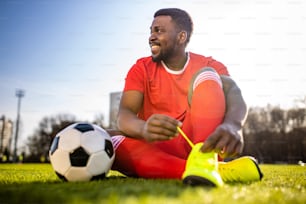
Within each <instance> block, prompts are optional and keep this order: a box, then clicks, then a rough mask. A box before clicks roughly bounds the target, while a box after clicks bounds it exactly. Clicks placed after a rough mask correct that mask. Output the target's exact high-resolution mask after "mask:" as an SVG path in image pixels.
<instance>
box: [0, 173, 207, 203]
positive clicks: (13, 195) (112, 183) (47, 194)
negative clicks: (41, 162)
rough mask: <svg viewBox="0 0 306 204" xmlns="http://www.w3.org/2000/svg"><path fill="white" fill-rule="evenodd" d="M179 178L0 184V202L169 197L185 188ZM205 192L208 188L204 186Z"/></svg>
mask: <svg viewBox="0 0 306 204" xmlns="http://www.w3.org/2000/svg"><path fill="white" fill-rule="evenodd" d="M186 188H189V187H186V186H185V185H183V184H182V182H181V180H169V179H167V180H166V179H142V178H127V177H121V176H111V177H108V178H106V179H103V180H99V181H91V182H64V181H61V180H53V181H50V182H49V181H48V182H39V181H34V182H31V183H13V184H0V200H1V201H2V202H1V203H71V201H74V200H75V201H78V200H79V201H81V200H83V201H84V200H85V201H88V202H90V203H92V202H93V203H95V202H97V201H101V200H109V199H110V198H111V197H116V198H117V199H118V197H119V198H120V199H124V198H125V197H126V198H128V197H135V198H138V197H144V196H152V197H160V196H163V197H173V198H177V197H179V195H180V194H181V193H182V192H183V191H184V190H186ZM205 189H207V190H208V191H209V190H210V189H211V188H209V187H207V188H205Z"/></svg>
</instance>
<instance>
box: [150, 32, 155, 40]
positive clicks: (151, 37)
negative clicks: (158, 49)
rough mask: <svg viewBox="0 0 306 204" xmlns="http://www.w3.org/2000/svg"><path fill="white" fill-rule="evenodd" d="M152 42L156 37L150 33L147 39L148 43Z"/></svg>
mask: <svg viewBox="0 0 306 204" xmlns="http://www.w3.org/2000/svg"><path fill="white" fill-rule="evenodd" d="M154 40H156V35H155V34H154V32H152V33H151V34H150V37H149V42H153V41H154Z"/></svg>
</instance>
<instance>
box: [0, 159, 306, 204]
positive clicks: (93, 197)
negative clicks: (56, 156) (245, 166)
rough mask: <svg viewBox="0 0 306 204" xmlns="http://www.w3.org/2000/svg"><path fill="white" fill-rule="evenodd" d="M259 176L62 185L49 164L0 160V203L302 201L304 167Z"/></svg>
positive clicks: (305, 196)
mask: <svg viewBox="0 0 306 204" xmlns="http://www.w3.org/2000/svg"><path fill="white" fill-rule="evenodd" d="M261 169H262V171H263V173H264V175H265V176H264V179H263V180H262V181H261V182H255V183H250V184H227V185H225V186H224V187H222V188H203V187H197V188H192V187H186V186H184V185H183V184H182V183H181V181H180V180H162V179H136V178H125V177H122V176H120V175H119V174H118V173H116V172H111V174H110V177H108V178H107V179H105V180H102V181H94V182H83V183H82V182H79V183H67V182H62V181H61V180H59V179H58V178H57V176H56V175H55V174H54V172H53V170H52V167H51V165H49V164H0V203H1V204H2V203H3V204H5V203H78V204H79V203H126V204H129V203H144V204H146V203H152V204H159V203H167V204H168V203H174V204H179V203H188V204H193V203H246V204H247V203H256V204H259V203H294V204H297V203H306V167H303V166H297V165H261Z"/></svg>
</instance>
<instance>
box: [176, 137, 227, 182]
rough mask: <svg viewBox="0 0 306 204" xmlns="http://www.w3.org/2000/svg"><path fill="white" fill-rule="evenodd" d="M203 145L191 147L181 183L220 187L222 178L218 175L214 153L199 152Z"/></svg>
mask: <svg viewBox="0 0 306 204" xmlns="http://www.w3.org/2000/svg"><path fill="white" fill-rule="evenodd" d="M202 145H203V143H198V144H196V145H194V146H193V148H192V150H191V152H190V154H189V156H188V159H187V162H186V167H185V172H184V173H183V176H182V179H183V183H184V184H187V185H191V186H199V185H200V186H211V187H215V186H217V187H220V186H222V185H223V181H222V178H221V176H220V174H219V173H218V156H217V154H216V153H214V152H209V153H203V152H201V151H200V149H201V147H202Z"/></svg>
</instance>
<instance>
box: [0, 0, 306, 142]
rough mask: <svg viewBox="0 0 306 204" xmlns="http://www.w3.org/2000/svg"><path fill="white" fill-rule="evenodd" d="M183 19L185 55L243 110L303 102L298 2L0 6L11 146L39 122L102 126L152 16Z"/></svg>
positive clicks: (143, 48)
mask: <svg viewBox="0 0 306 204" xmlns="http://www.w3.org/2000/svg"><path fill="white" fill-rule="evenodd" d="M166 7H177V8H181V9H184V10H186V11H187V12H188V13H189V14H190V15H191V17H192V18H193V22H194V33H193V36H192V37H191V41H190V43H189V45H188V47H187V50H188V51H192V52H195V53H198V54H202V55H204V56H212V57H213V58H214V59H216V60H218V61H220V62H222V63H223V64H225V65H226V66H227V68H228V70H229V72H230V74H231V76H232V78H233V79H234V80H235V81H236V82H237V84H238V85H239V87H240V88H241V90H242V92H243V96H244V98H245V100H246V102H247V104H248V106H250V107H254V106H266V105H267V104H271V105H275V106H280V107H282V108H290V107H295V106H298V105H300V104H299V103H297V102H296V100H301V99H303V98H304V97H305V96H306V71H305V69H306V13H305V11H306V2H305V1H303V0H214V1H210V0H202V1H201V0H191V1H183V0H155V1H141V0H100V1H98V0H90V1H86V0H10V1H8V0H1V1H0V116H1V115H5V116H6V117H7V118H10V119H11V120H13V121H15V120H16V117H17V97H16V96H15V91H16V89H22V90H25V96H24V97H23V98H22V101H21V112H20V114H21V121H22V127H21V131H20V140H19V141H18V144H23V143H24V142H25V141H26V139H27V137H28V136H29V135H31V134H33V132H34V131H35V129H37V128H38V123H39V122H40V120H41V119H42V118H43V117H45V116H55V115H57V114H61V113H66V114H72V115H74V116H76V118H77V119H78V120H84V121H85V120H87V121H93V120H94V118H95V116H97V115H99V114H103V115H104V116H105V119H106V125H107V124H108V117H109V106H110V93H111V92H118V91H121V90H122V89H123V86H124V78H125V76H126V73H127V71H128V70H129V69H130V67H131V66H132V65H133V64H134V63H135V62H136V60H137V59H138V58H141V57H144V56H149V55H150V49H149V45H148V37H149V34H150V29H149V28H150V25H151V23H152V20H153V14H154V12H155V11H157V10H158V9H160V8H166Z"/></svg>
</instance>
